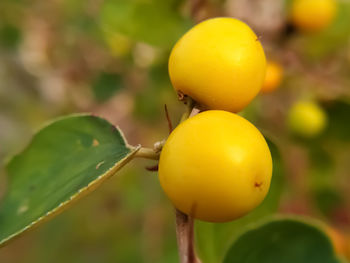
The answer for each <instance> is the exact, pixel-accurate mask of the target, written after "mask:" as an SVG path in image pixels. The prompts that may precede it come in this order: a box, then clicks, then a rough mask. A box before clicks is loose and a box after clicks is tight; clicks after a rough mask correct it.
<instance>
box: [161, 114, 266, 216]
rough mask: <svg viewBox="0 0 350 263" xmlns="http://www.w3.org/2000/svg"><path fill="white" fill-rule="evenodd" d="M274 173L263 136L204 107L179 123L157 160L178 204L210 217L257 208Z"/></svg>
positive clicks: (247, 124)
mask: <svg viewBox="0 0 350 263" xmlns="http://www.w3.org/2000/svg"><path fill="white" fill-rule="evenodd" d="M271 175H272V158H271V153H270V150H269V147H268V145H267V143H266V141H265V138H264V137H263V136H262V135H261V133H260V132H259V130H258V129H257V128H256V127H255V126H254V125H252V124H251V123H250V122H249V121H247V120H246V119H244V118H242V117H240V116H238V115H236V114H234V113H230V112H226V111H216V110H213V111H206V112H203V113H199V114H198V115H196V116H194V117H192V118H190V119H188V120H186V121H185V122H183V123H181V124H180V125H179V126H178V127H177V128H176V129H175V130H174V131H173V132H172V133H171V135H170V137H169V138H168V140H167V141H166V143H165V146H164V148H163V150H162V152H161V155H160V160H159V180H160V183H161V186H162V188H163V190H164V191H165V193H166V195H167V196H168V197H169V198H170V200H171V201H172V203H173V204H174V205H175V207H176V208H178V209H179V210H180V211H182V212H184V213H186V214H190V215H192V216H193V217H194V218H197V219H200V220H204V221H210V222H225V221H231V220H234V219H236V218H238V217H241V216H243V215H245V214H247V213H248V212H250V211H251V210H253V209H254V208H255V207H257V206H258V205H259V204H260V203H261V202H262V201H263V200H264V198H265V196H266V194H267V193H268V191H269V187H270V181H271Z"/></svg>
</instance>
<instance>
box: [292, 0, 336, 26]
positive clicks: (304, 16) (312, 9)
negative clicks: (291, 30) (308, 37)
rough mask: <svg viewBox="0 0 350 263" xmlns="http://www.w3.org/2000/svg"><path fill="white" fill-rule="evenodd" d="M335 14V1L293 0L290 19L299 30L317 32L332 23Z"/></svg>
mask: <svg viewBox="0 0 350 263" xmlns="http://www.w3.org/2000/svg"><path fill="white" fill-rule="evenodd" d="M336 12H337V3H336V0H294V1H293V3H292V8H291V19H292V22H293V24H294V25H295V26H296V27H297V28H299V29H300V30H302V31H306V32H317V31H320V30H323V29H325V28H326V27H328V26H329V25H330V24H331V23H332V21H333V19H334V17H335V15H336Z"/></svg>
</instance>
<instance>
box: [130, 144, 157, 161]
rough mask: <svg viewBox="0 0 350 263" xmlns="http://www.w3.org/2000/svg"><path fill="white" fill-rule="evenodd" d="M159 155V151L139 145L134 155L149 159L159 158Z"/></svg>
mask: <svg viewBox="0 0 350 263" xmlns="http://www.w3.org/2000/svg"><path fill="white" fill-rule="evenodd" d="M159 155H160V152H157V151H155V150H154V149H151V148H144V147H141V148H140V150H138V151H137V153H136V154H135V157H138V158H145V159H151V160H159Z"/></svg>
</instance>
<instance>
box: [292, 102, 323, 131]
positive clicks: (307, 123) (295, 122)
mask: <svg viewBox="0 0 350 263" xmlns="http://www.w3.org/2000/svg"><path fill="white" fill-rule="evenodd" d="M326 124H327V116H326V113H325V112H324V110H323V109H322V108H321V107H320V106H319V105H318V104H316V103H314V102H311V101H300V102H297V103H295V104H294V105H293V106H292V107H291V109H290V111H289V115H288V125H289V128H290V129H291V131H292V132H294V133H295V134H298V135H301V136H304V137H314V136H316V135H318V134H320V133H321V132H322V131H323V130H324V129H325V127H326Z"/></svg>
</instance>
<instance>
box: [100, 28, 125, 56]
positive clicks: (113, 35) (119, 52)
mask: <svg viewBox="0 0 350 263" xmlns="http://www.w3.org/2000/svg"><path fill="white" fill-rule="evenodd" d="M103 33H104V38H105V41H106V42H107V45H108V47H109V49H110V51H111V54H112V55H113V56H115V57H123V56H126V55H127V54H128V53H130V52H131V47H132V42H131V40H130V39H129V38H128V37H126V36H124V35H122V34H119V33H117V32H111V31H104V32H103Z"/></svg>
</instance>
